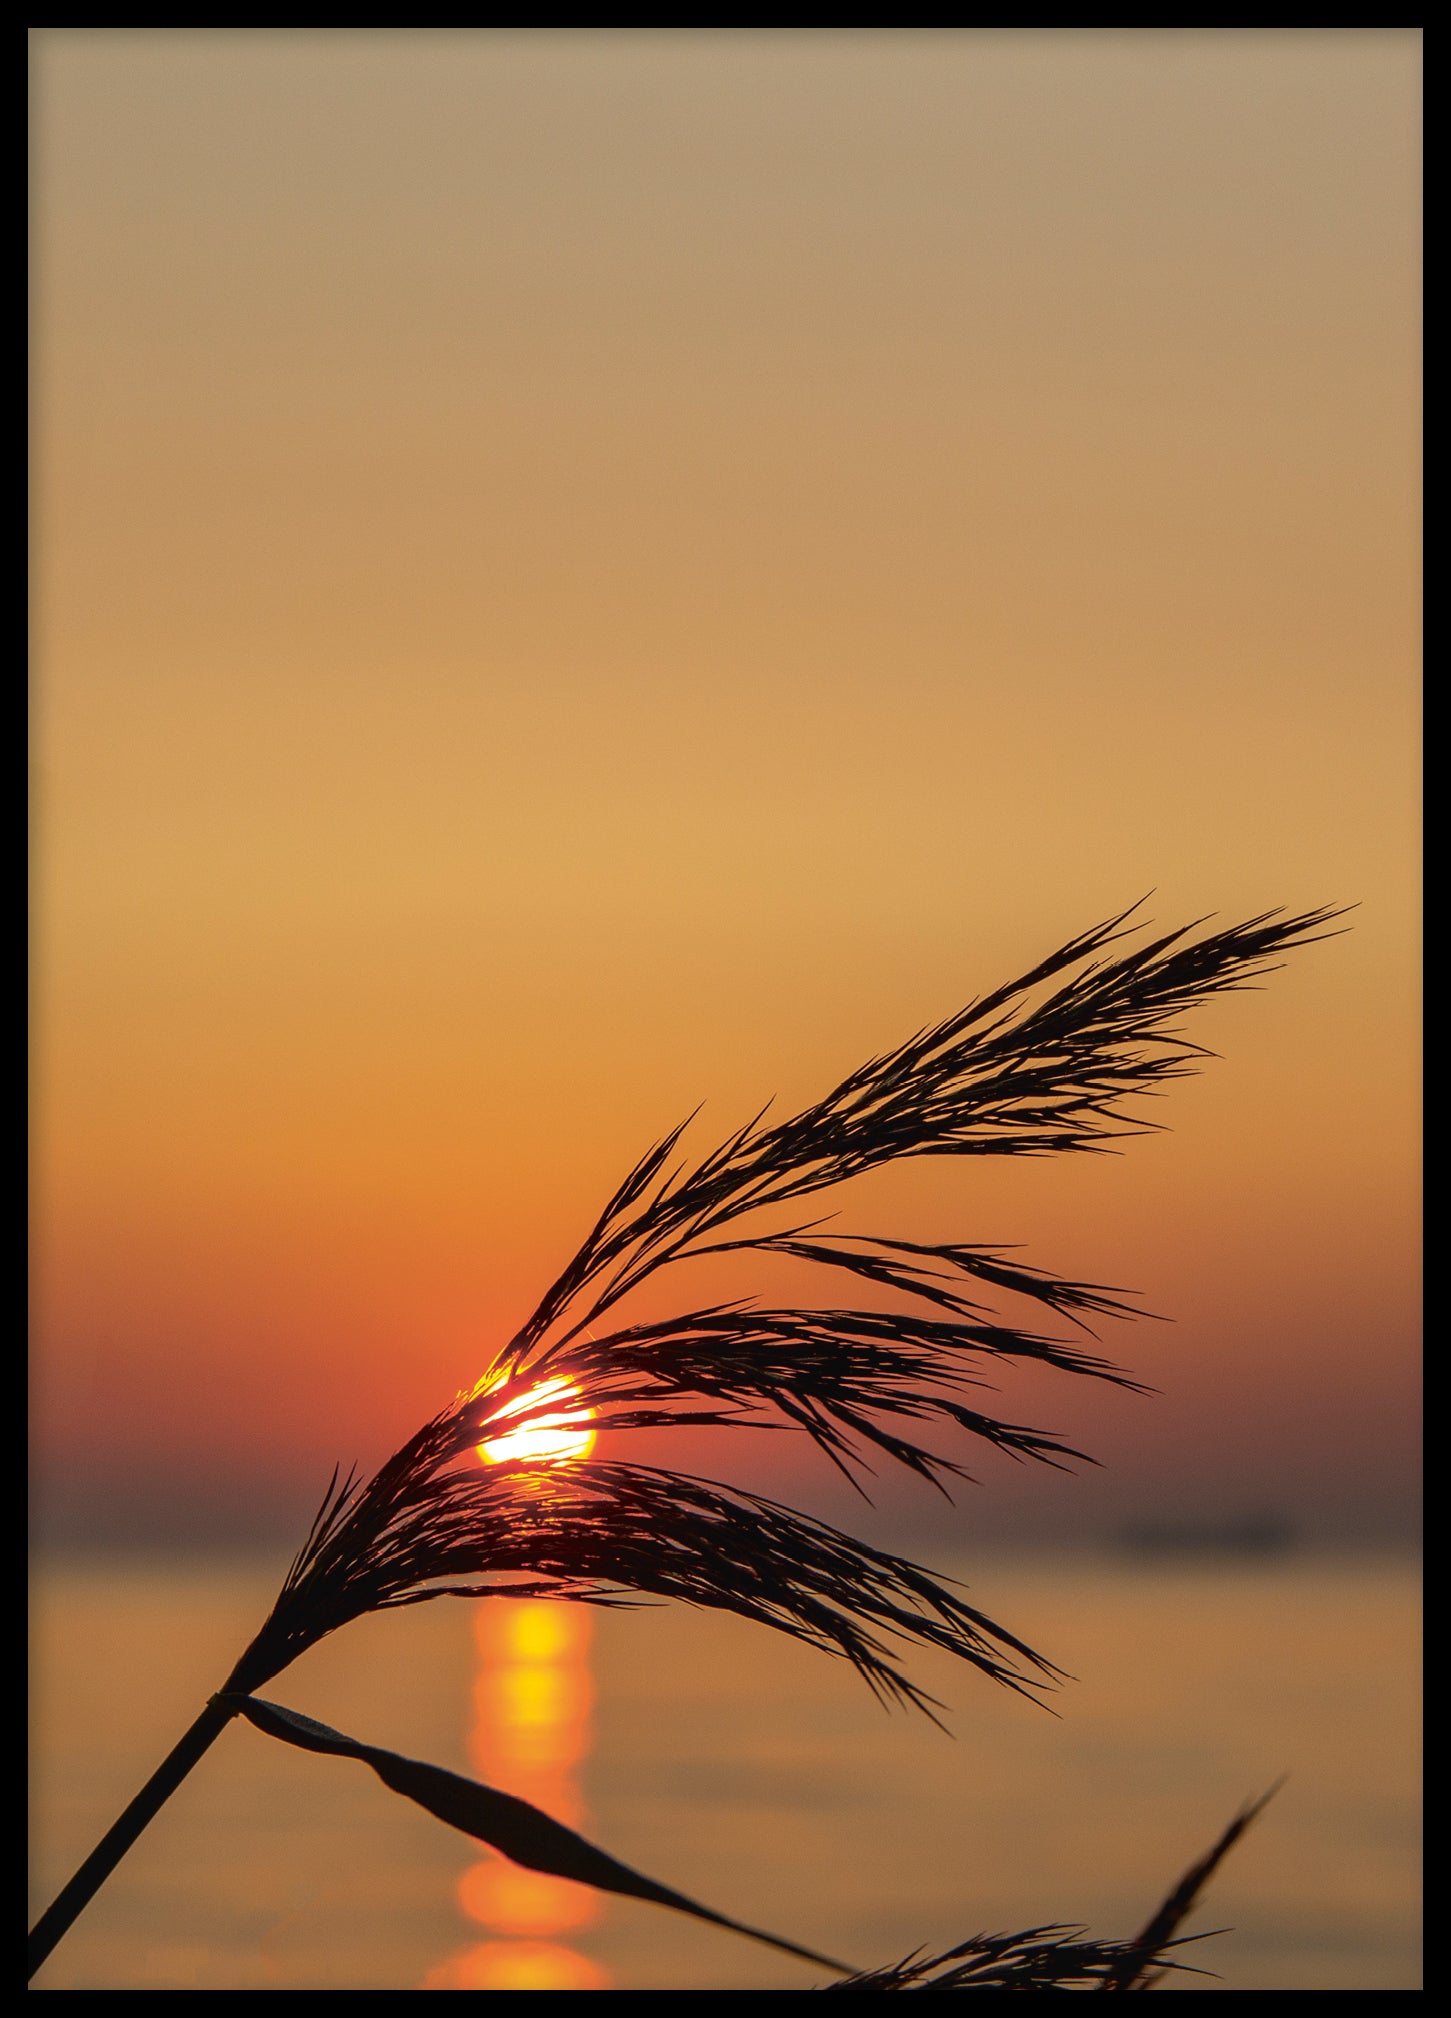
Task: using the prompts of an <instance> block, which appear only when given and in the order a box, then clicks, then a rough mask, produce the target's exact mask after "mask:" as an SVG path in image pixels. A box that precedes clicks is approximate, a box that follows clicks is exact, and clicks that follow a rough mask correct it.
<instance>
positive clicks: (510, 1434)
mask: <svg viewBox="0 0 1451 2018" xmlns="http://www.w3.org/2000/svg"><path fill="white" fill-rule="evenodd" d="M579 1392H580V1391H579V1388H578V1387H577V1386H576V1384H575V1383H574V1381H572V1380H569V1379H568V1378H566V1377H565V1376H564V1375H557V1376H556V1377H555V1378H554V1379H553V1380H545V1381H541V1382H540V1383H539V1385H538V1387H532V1388H530V1390H529V1392H528V1393H527V1394H519V1395H515V1397H514V1399H513V1400H512V1401H507V1402H505V1403H504V1405H503V1407H502V1408H500V1409H496V1410H495V1412H494V1413H493V1414H492V1415H491V1416H489V1417H487V1418H486V1424H490V1423H501V1424H507V1423H509V1422H510V1420H511V1418H516V1419H517V1420H515V1421H514V1423H513V1427H506V1428H502V1429H501V1430H500V1431H499V1432H498V1433H497V1434H496V1435H494V1436H489V1437H485V1439H484V1441H483V1442H482V1443H481V1444H480V1445H479V1446H478V1453H479V1458H480V1460H481V1462H482V1463H484V1464H510V1463H514V1462H517V1461H518V1460H519V1459H521V1458H523V1459H527V1460H528V1461H529V1462H530V1463H533V1464H566V1463H568V1462H569V1461H570V1460H571V1459H575V1458H582V1457H588V1456H589V1454H590V1452H591V1451H592V1450H593V1449H594V1446H595V1434H596V1432H595V1431H594V1430H593V1429H591V1428H589V1427H588V1425H589V1424H590V1423H591V1422H593V1420H594V1410H593V1409H592V1408H587V1407H578V1408H572V1407H570V1406H569V1405H568V1404H569V1403H570V1402H571V1401H574V1400H576V1399H577V1398H578V1397H579ZM561 1403H563V1404H565V1405H564V1406H563V1407H561V1406H560V1405H559V1404H561ZM541 1410H542V1411H543V1413H541Z"/></svg>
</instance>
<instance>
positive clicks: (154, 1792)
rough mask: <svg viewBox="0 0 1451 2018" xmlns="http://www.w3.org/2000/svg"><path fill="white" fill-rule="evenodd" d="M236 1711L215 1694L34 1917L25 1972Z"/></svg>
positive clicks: (68, 1923)
mask: <svg viewBox="0 0 1451 2018" xmlns="http://www.w3.org/2000/svg"><path fill="white" fill-rule="evenodd" d="M236 1714H237V1712H236V1710H235V1709H234V1708H233V1707H232V1706H231V1705H230V1704H227V1703H223V1702H219V1701H218V1700H217V1699H216V1698H215V1697H213V1699H212V1700H211V1702H209V1703H208V1704H207V1706H206V1708H205V1709H204V1710H203V1711H202V1713H201V1715H200V1716H199V1717H198V1718H197V1720H196V1722H195V1723H194V1724H193V1725H192V1727H191V1729H190V1730H189V1731H188V1732H187V1733H186V1735H185V1736H184V1737H183V1738H182V1739H181V1740H180V1741H179V1742H178V1743H177V1744H176V1745H175V1746H174V1747H173V1748H172V1750H171V1751H170V1752H169V1753H168V1754H167V1756H166V1757H165V1758H164V1759H163V1760H162V1762H161V1764H160V1765H159V1766H158V1767H157V1769H156V1771H155V1772H154V1773H153V1774H152V1775H151V1778H150V1779H149V1780H148V1781H147V1782H146V1785H145V1786H144V1787H143V1788H142V1789H141V1792H140V1793H139V1794H138V1795H137V1796H136V1798H135V1800H134V1801H132V1802H131V1803H130V1805H129V1806H128V1807H127V1808H126V1809H124V1810H123V1812H122V1813H121V1814H120V1815H119V1816H118V1817H117V1819H116V1820H115V1821H114V1822H113V1823H112V1825H111V1827H110V1828H109V1829H108V1830H107V1831H106V1833H105V1835H104V1836H102V1838H101V1840H100V1842H99V1843H97V1845H96V1847H95V1849H94V1850H92V1852H91V1854H90V1856H89V1857H87V1859H86V1861H85V1863H84V1864H82V1865H81V1867H80V1869H79V1870H78V1871H77V1872H76V1874H75V1876H74V1877H73V1878H72V1879H71V1881H70V1883H69V1884H68V1885H66V1887H65V1888H64V1890H63V1891H61V1892H60V1893H59V1894H58V1895H57V1897H56V1899H55V1901H54V1902H53V1904H51V1905H50V1906H48V1907H47V1908H46V1910H45V1912H43V1913H42V1914H41V1916H40V1918H39V1919H38V1920H37V1921H36V1923H35V1927H34V1929H33V1931H32V1933H31V1936H30V1963H29V1970H28V1975H29V1976H33V1975H34V1974H35V1972H36V1970H37V1969H38V1968H39V1967H40V1965H41V1963H42V1962H44V1961H45V1959H46V1957H47V1956H48V1955H49V1954H50V1951H51V1949H52V1948H54V1946H55V1945H56V1943H57V1941H59V1940H60V1939H61V1937H62V1935H64V1934H65V1933H66V1931H67V1929H68V1928H69V1927H70V1926H71V1924H72V1922H73V1921H74V1920H75V1919H76V1918H77V1917H78V1916H79V1915H80V1914H81V1913H82V1912H84V1911H85V1908H86V1907H87V1906H88V1905H89V1904H90V1902H91V1900H92V1899H93V1898H94V1896H95V1894H96V1893H97V1892H98V1891H99V1890H100V1888H101V1886H102V1885H104V1884H105V1882H106V1880H107V1878H109V1877H110V1875H111V1873H112V1871H114V1870H115V1868H116V1866H117V1865H118V1864H119V1863H120V1861H121V1859H122V1858H123V1857H124V1856H125V1854H126V1852H127V1851H128V1850H129V1849H130V1847H131V1845H132V1844H133V1843H134V1842H135V1841H136V1838H137V1837H138V1836H139V1835H140V1834H141V1831H142V1830H143V1829H144V1828H145V1827H146V1824H147V1823H148V1822H149V1821H150V1820H151V1818H152V1816H153V1815H154V1814H155V1813H156V1811H157V1809H158V1808H160V1807H161V1806H162V1804H163V1803H164V1802H165V1801H167V1800H168V1799H169V1798H170V1797H171V1795H172V1794H174V1793H175V1792H176V1790H177V1788H178V1787H179V1786H180V1785H181V1783H182V1781H183V1780H184V1779H185V1778H186V1776H187V1774H188V1773H189V1772H190V1771H191V1769H192V1767H193V1766H194V1765H195V1764H196V1762H197V1760H198V1759H199V1758H200V1757H201V1756H202V1753H203V1752H205V1751H206V1749H207V1747H208V1746H209V1745H210V1744H211V1742H212V1740H213V1739H214V1738H215V1737H217V1736H218V1735H219V1734H220V1732H221V1731H222V1730H223V1729H224V1728H225V1726H226V1725H227V1724H229V1723H230V1722H231V1720H232V1718H233V1717H234V1716H235V1715H236Z"/></svg>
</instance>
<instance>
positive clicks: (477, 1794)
mask: <svg viewBox="0 0 1451 2018" xmlns="http://www.w3.org/2000/svg"><path fill="white" fill-rule="evenodd" d="M229 1700H232V1702H233V1706H234V1707H235V1709H236V1712H237V1714H238V1715H239V1716H242V1717H245V1718H246V1720H247V1722H248V1723H250V1724H253V1725H255V1726H256V1728H257V1729H258V1730H259V1731H265V1732H266V1734H267V1735H268V1737H271V1738H277V1739H279V1740H280V1741H281V1742H282V1743H283V1744H285V1745H296V1746H298V1747H299V1748H300V1749H301V1750H302V1751H305V1752H325V1753H330V1754H331V1755H332V1756H333V1757H335V1758H342V1759H359V1760H361V1761H362V1763H363V1764H364V1765H365V1766H371V1767H372V1769H373V1771H374V1772H375V1773H376V1774H377V1775H378V1778H379V1779H380V1780H381V1781H382V1782H383V1784H384V1786H385V1787H389V1788H391V1789H392V1791H393V1792H394V1793H395V1794H402V1795H403V1796H404V1798H405V1799H406V1800H410V1801H415V1802H417V1804H418V1806H419V1807H420V1808H425V1809H427V1811H428V1813H429V1814H430V1815H434V1816H436V1817H437V1818H438V1820H439V1821H440V1822H446V1823H447V1824H448V1825H449V1827H450V1828H451V1829H460V1830H462V1831H463V1833H464V1835H466V1836H473V1837H476V1838H477V1840H478V1841H479V1842H481V1843H487V1844H488V1846H489V1848H490V1849H493V1850H497V1851H498V1852H499V1853H500V1855H501V1856H505V1857H508V1858H509V1859H510V1861H511V1862H513V1863H515V1864H522V1865H523V1866H524V1868H525V1869H526V1870H529V1871H542V1872H544V1873H545V1874H546V1875H547V1876H548V1877H551V1878H568V1879H570V1880H571V1881H572V1882H573V1883H574V1884H576V1885H589V1886H591V1887H592V1888H593V1889H594V1890H595V1891H597V1892H613V1893H615V1894H617V1895H618V1896H619V1897H620V1898H624V1899H644V1900H647V1901H648V1902H649V1903H650V1904H651V1905H655V1906H669V1907H671V1908H672V1909H673V1910H674V1911H675V1912H677V1913H688V1914H690V1915H691V1916H692V1918H694V1919H696V1920H708V1921H709V1922H710V1923H711V1924H712V1925H713V1926H716V1927H726V1928H729V1930H730V1931H731V1932H732V1933H733V1934H745V1935H747V1936H749V1938H750V1939H751V1940H752V1941H763V1942H764V1943H765V1944H766V1946H767V1947H768V1948H779V1949H780V1950H781V1951H782V1952H783V1953H784V1954H787V1955H795V1956H798V1957H799V1958H800V1959H801V1960H802V1961H805V1962H819V1963H820V1964H821V1965H822V1967H823V1968H826V1969H834V1970H837V1971H838V1972H840V1973H842V1974H846V1973H847V1969H846V1964H845V1963H844V1962H834V1961H833V1960H832V1959H831V1957H830V1956H829V1955H819V1954H817V1952H816V1950H815V1949H814V1948H802V1947H798V1945H797V1944H796V1942H794V1941H783V1940H782V1939H781V1938H780V1937H779V1936H778V1935H775V1934H766V1933H763V1932H762V1931H761V1929H760V1928H759V1927H748V1926H746V1925H745V1923H744V1922H743V1921H740V1920H731V1919H728V1918H727V1916H726V1915H725V1914H724V1913H713V1912H712V1911H711V1909H710V1908H709V1906H702V1905H699V1904H698V1903H697V1902H696V1901H695V1900H694V1899H687V1898H686V1897H685V1895H684V1894H683V1893H682V1892H674V1891H672V1890H671V1889H670V1887H669V1886H668V1885H657V1884H656V1883H655V1881H654V1879H653V1878H646V1877H644V1876H642V1874H641V1873H640V1872H639V1871H632V1870H631V1869H630V1867H629V1865H628V1864H621V1863H619V1862H618V1861H617V1860H616V1859H615V1858H614V1857H611V1856H608V1855H607V1854H606V1853H605V1852H604V1851H603V1850H600V1849H597V1848H596V1847H595V1845H594V1844H593V1843H590V1842H587V1841H586V1839H585V1838H584V1837H583V1836H581V1835H578V1834H577V1833H576V1832H575V1831H574V1830H573V1829H566V1828H565V1827H564V1825H563V1823H561V1822H556V1821H554V1820H553V1819H552V1817H550V1816H549V1815H546V1814H545V1813H544V1811H543V1809H542V1808H536V1807H535V1806H534V1805H533V1804H532V1803H531V1802H529V1801H521V1800H520V1799H519V1798H518V1797H517V1795H514V1794H505V1793H501V1792H500V1791H499V1789H498V1788H497V1787H486V1786H484V1785H483V1784H482V1783H481V1782H480V1781H478V1780H470V1779H466V1778H465V1777H464V1775H463V1774H462V1773H450V1772H448V1771H446V1770H445V1769H444V1768H443V1767H442V1766H430V1765H427V1764H425V1762H424V1761H423V1760H421V1759H410V1758H406V1757H405V1756H404V1755H403V1753H401V1752H390V1751H385V1750H384V1749H383V1748H382V1747H381V1746H379V1745H365V1744H360V1743H359V1741H358V1740H357V1739H356V1738H347V1737H344V1736H343V1734H342V1732H341V1731H335V1730H333V1729H332V1727H331V1725H329V1724H320V1723H318V1722H317V1720H316V1719H315V1718H313V1717H305V1716H303V1715H302V1714H301V1713H300V1712H299V1711H297V1710H289V1709H284V1708H283V1706H282V1704H280V1703H269V1702H264V1701H263V1700H262V1699H261V1698H260V1697H258V1696H241V1697H237V1698H235V1699H229Z"/></svg>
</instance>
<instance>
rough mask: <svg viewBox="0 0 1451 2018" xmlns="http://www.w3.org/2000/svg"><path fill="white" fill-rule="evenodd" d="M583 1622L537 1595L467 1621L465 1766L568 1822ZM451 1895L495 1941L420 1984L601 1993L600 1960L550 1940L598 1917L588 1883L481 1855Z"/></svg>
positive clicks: (575, 1802)
mask: <svg viewBox="0 0 1451 2018" xmlns="http://www.w3.org/2000/svg"><path fill="white" fill-rule="evenodd" d="M592 1626H593V1620H592V1619H591V1617H590V1614H589V1612H588V1611H587V1610H586V1608H585V1607H584V1606H583V1605H570V1604H565V1603H563V1602H561V1601H559V1600H541V1599H537V1598H516V1599H512V1600H502V1599H495V1600H492V1601H488V1602H485V1603H483V1604H480V1605H479V1606H478V1608H477V1610H476V1613H475V1617H474V1637H475V1642H476V1644H477V1648H478V1653H479V1667H478V1672H477V1674H476V1677H475V1680H474V1686H473V1716H472V1720H471V1723H470V1727H469V1736H468V1756H469V1763H470V1765H471V1766H472V1767H473V1769H474V1771H475V1772H476V1773H477V1774H478V1775H479V1777H480V1779H482V1780H484V1781H486V1782H487V1783H488V1784H489V1785H490V1786H491V1787H502V1788H503V1789H504V1791H505V1792H506V1793H510V1794H517V1795H518V1796H519V1797H520V1798H521V1799H522V1800H526V1801H532V1802H533V1803H534V1805H535V1806H536V1807H539V1808H543V1809H544V1811H545V1812H546V1814H549V1815H552V1816H554V1818H555V1820H556V1821H560V1822H563V1823H564V1824H565V1825H566V1826H567V1827H569V1828H572V1829H577V1828H579V1827H581V1826H582V1824H583V1822H584V1819H585V1815H584V1802H583V1799H582V1796H581V1793H580V1788H579V1780H578V1777H577V1776H578V1772H579V1769H580V1767H581V1766H582V1765H583V1763H584V1760H585V1758H586V1757H587V1756H588V1753H589V1746H590V1738H591V1711H592V1709H593V1704H594V1685H593V1682H592V1680H591V1677H590V1670H589V1646H590V1635H591V1629H592ZM458 1901H459V1905H460V1906H461V1908H462V1909H463V1912H464V1914H465V1916H466V1917H467V1918H468V1919H469V1920H470V1921H472V1922H473V1923H474V1924H475V1925H476V1926H478V1927H482V1928H484V1929H486V1930H487V1931H488V1932H489V1934H490V1935H492V1936H493V1937H494V1938H493V1939H490V1940H486V1941H483V1942H481V1943H479V1944H478V1945H477V1946H475V1947H472V1948H467V1949H464V1950H462V1951H460V1952H459V1953H458V1954H455V1955H452V1956H450V1957H449V1958H448V1959H447V1960H446V1961H443V1962H440V1963H438V1964H436V1965H435V1967H434V1968H432V1969H431V1970H430V1971H429V1972H428V1975H427V1976H426V1977H425V1978H424V1981H423V1985H422V1987H423V1988H424V1989H426V1990H604V1989H608V1987H609V1978H608V1976H607V1975H606V1974H605V1972H604V1970H603V1969H601V1968H600V1966H599V1964H598V1963H596V1962H594V1961H592V1960H591V1959H590V1958H589V1957H588V1956H585V1955H581V1954H579V1953H578V1952H577V1951H576V1950H575V1949H573V1948H570V1947H568V1946H566V1945H564V1944H563V1943H562V1942H560V1941H558V1940H557V1939H555V1938H552V1937H557V1936H559V1935H564V1934H572V1933H574V1932H576V1931H577V1930H578V1929H581V1928H584V1927H589V1926H593V1925H594V1924H595V1922H596V1921H597V1920H598V1919H599V1918H600V1915H601V1911H602V1906H603V1902H602V1901H601V1899H600V1896H599V1894H598V1893H597V1892H594V1891H591V1890H590V1889H589V1888H588V1887H587V1886H583V1885H572V1884H570V1883H569V1881H568V1880H567V1879H564V1878H552V1877H547V1876H546V1875H544V1874H543V1873H542V1872H539V1871H526V1870H523V1869H521V1868H520V1866H519V1865H517V1864H511V1863H509V1862H508V1861H507V1860H506V1859H504V1858H502V1857H498V1856H496V1855H495V1854H494V1853H493V1852H492V1851H485V1852H484V1853H483V1854H482V1856H481V1858H480V1860H479V1862H477V1863H475V1864H471V1865H470V1866H469V1868H468V1869H467V1870H466V1871H465V1872H464V1873H463V1875H462V1877H461V1878H460V1879H459V1882H458ZM499 1937H503V1938H499Z"/></svg>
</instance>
